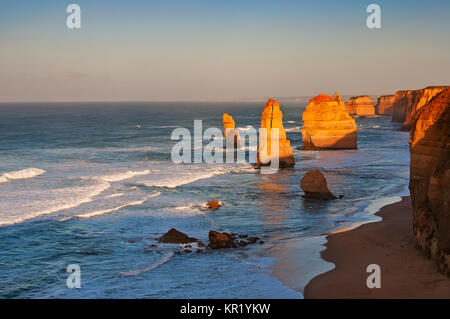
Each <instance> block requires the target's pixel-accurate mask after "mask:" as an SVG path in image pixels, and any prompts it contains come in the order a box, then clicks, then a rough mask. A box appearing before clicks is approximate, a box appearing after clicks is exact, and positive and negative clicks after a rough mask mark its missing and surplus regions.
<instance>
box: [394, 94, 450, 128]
mask: <svg viewBox="0 0 450 319" xmlns="http://www.w3.org/2000/svg"><path fill="white" fill-rule="evenodd" d="M446 88H449V86H428V87H426V88H424V89H420V90H402V91H398V92H397V93H395V103H394V105H393V108H394V112H393V114H392V121H393V122H401V123H403V125H402V130H405V131H407V130H410V129H411V120H412V117H413V116H414V114H415V113H416V112H417V111H418V110H419V109H420V108H421V107H422V106H424V105H426V104H428V103H429V102H430V101H431V99H432V98H433V97H434V96H436V95H437V94H439V93H440V92H442V91H443V90H445V89H446Z"/></svg>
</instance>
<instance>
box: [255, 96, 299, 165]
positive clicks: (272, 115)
mask: <svg viewBox="0 0 450 319" xmlns="http://www.w3.org/2000/svg"><path fill="white" fill-rule="evenodd" d="M261 128H265V129H266V130H267V135H266V138H263V137H262V136H260V140H261V141H260V143H259V145H258V153H257V163H256V166H257V167H260V166H268V165H270V163H271V161H272V159H273V156H275V154H272V147H273V148H274V149H276V148H277V145H272V142H274V143H276V144H278V152H279V153H278V158H279V167H280V168H289V167H294V165H295V159H294V155H293V154H292V148H291V142H290V141H289V140H288V139H286V131H285V130H284V127H283V113H282V112H281V110H280V104H279V103H278V102H277V101H275V100H274V99H272V98H271V99H269V100H268V101H267V103H266V105H265V106H264V111H263V113H262V115H261ZM271 129H278V139H275V138H274V141H272V132H271Z"/></svg>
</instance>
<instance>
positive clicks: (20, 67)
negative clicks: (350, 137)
mask: <svg viewBox="0 0 450 319" xmlns="http://www.w3.org/2000/svg"><path fill="white" fill-rule="evenodd" d="M70 3H76V4H78V5H79V6H80V7H81V23H82V28H81V29H68V28H67V26H66V18H67V16H68V14H67V13H66V7H67V5H68V4H70ZM370 3H377V4H379V5H380V7H381V10H382V11H381V19H382V28H381V29H372V30H371V29H368V28H367V27H366V18H367V16H368V14H367V13H366V7H367V5H369V4H370ZM449 39H450V1H448V0H445V1H423V0H421V1H411V0H410V1H395V0H390V1H378V0H369V1H355V0H351V1H350V0H340V1H320V0H315V1H300V0H297V1H287V0H286V1H283V0H277V1H264V0H255V1H253V0H252V1H246V0H223V1H222V0H220V1H218V0H205V1H197V0H183V1H171V0H161V1H152V0H145V1H144V0H141V1H138V0H128V1H125V0H123V1H117V0H95V1H94V0H69V1H57V0H53V1H50V0H39V1H29V0H26V1H24V0H11V1H6V0H0V101H154V100H157V101H159V100H216V99H219V100H221V99H224V100H230V99H239V98H262V97H267V96H302V95H315V94H319V93H328V94H332V93H333V92H334V91H338V92H340V93H342V94H380V93H391V92H392V93H393V92H395V91H396V90H399V89H412V88H421V87H424V86H427V85H439V84H450V40H449Z"/></svg>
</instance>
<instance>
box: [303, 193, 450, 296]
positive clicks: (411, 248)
mask: <svg viewBox="0 0 450 319" xmlns="http://www.w3.org/2000/svg"><path fill="white" fill-rule="evenodd" d="M376 215H378V216H380V217H382V218H383V220H382V221H380V222H376V223H370V224H365V225H362V226H360V227H357V228H356V229H353V230H351V231H348V232H342V233H338V234H333V235H329V236H328V237H327V239H328V243H327V244H326V247H327V249H326V250H324V251H323V252H322V253H321V255H322V258H323V259H325V260H326V261H329V262H332V263H334V264H335V265H336V268H335V269H333V270H331V271H329V272H327V273H324V274H322V275H319V276H317V277H315V278H314V279H313V280H312V281H310V282H309V283H308V285H307V286H306V288H305V298H450V278H448V277H446V276H444V275H442V274H440V273H439V272H438V271H437V267H436V266H435V264H434V263H433V262H432V261H430V260H428V259H427V258H426V257H425V256H424V255H423V254H422V253H421V252H420V251H419V250H417V249H416V248H415V244H414V236H413V231H412V207H411V200H410V198H409V197H403V199H402V201H401V202H399V203H395V204H391V205H388V206H385V207H383V208H382V209H381V210H380V211H379V212H378V213H377V214H376ZM369 264H378V265H379V266H380V267H381V288H379V289H377V288H374V289H369V288H367V285H366V280H367V277H368V276H369V275H370V274H369V273H367V272H366V267H367V265H369Z"/></svg>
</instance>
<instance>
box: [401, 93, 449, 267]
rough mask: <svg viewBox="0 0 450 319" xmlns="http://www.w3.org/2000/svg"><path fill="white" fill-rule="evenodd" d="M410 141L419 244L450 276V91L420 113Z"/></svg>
mask: <svg viewBox="0 0 450 319" xmlns="http://www.w3.org/2000/svg"><path fill="white" fill-rule="evenodd" d="M409 142H410V151H411V172H410V182H409V189H410V191H411V197H412V203H413V208H414V213H413V214H414V224H413V229H414V234H415V237H416V241H417V244H418V246H419V247H420V248H421V249H422V250H423V251H425V253H426V254H427V255H428V256H429V257H430V258H432V259H433V260H435V261H436V262H437V263H438V265H439V268H440V270H441V271H442V272H443V273H445V274H447V275H448V276H450V89H446V90H445V91H443V92H441V93H439V94H438V95H436V96H435V97H434V98H433V99H432V100H431V102H430V103H429V104H427V105H425V106H423V107H421V108H420V109H419V110H418V111H417V112H416V114H415V115H414V117H413V119H412V129H411V135H410V141H409Z"/></svg>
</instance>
